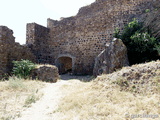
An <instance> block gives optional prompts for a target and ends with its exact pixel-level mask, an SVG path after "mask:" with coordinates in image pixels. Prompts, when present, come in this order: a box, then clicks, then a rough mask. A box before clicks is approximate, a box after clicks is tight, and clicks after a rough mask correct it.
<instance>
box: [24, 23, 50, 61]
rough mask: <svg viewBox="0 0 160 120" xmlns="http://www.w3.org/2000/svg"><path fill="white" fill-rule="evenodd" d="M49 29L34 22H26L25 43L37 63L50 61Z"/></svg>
mask: <svg viewBox="0 0 160 120" xmlns="http://www.w3.org/2000/svg"><path fill="white" fill-rule="evenodd" d="M49 40H50V39H49V29H48V28H46V27H44V26H41V25H39V24H36V23H30V24H27V33H26V44H27V46H28V47H29V48H31V50H32V52H33V54H34V55H35V56H36V62H37V63H50V61H51V60H52V58H50V55H49V54H51V50H50V49H49V48H48V41H49Z"/></svg>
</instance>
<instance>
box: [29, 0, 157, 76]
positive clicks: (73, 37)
mask: <svg viewBox="0 0 160 120" xmlns="http://www.w3.org/2000/svg"><path fill="white" fill-rule="evenodd" d="M156 3H158V4H159V2H158V0H96V2H94V3H92V4H91V5H89V6H85V7H82V8H81V9H80V10H79V12H78V14H77V15H76V16H72V17H69V18H63V19H62V20H60V21H56V20H52V19H48V20H47V28H44V29H46V30H47V29H49V33H43V35H42V36H41V38H39V39H37V37H36V36H37V34H34V33H35V31H39V28H36V29H34V32H28V34H32V35H31V36H33V37H31V38H28V41H30V39H32V38H33V39H34V40H35V41H40V43H43V42H47V43H46V44H41V45H40V43H39V44H38V43H36V42H33V43H32V45H33V46H35V51H37V52H38V50H39V48H41V49H40V50H42V48H43V47H44V48H46V49H45V51H47V52H44V55H43V56H47V57H49V58H51V59H48V58H46V59H45V58H44V59H45V60H46V61H47V62H48V63H52V64H54V63H55V61H56V60H57V59H58V56H60V55H64V56H67V55H68V54H69V55H70V56H73V57H74V58H75V62H74V71H73V72H74V73H75V74H76V73H77V74H79V73H81V74H92V73H93V67H94V63H95V58H96V57H97V55H98V54H99V53H100V52H101V51H102V50H103V49H104V48H105V44H106V43H109V42H110V41H111V40H112V39H113V33H114V29H115V28H116V27H118V28H120V30H121V31H122V30H123V28H124V25H125V24H127V23H128V22H129V21H130V20H132V19H133V18H137V19H138V20H140V21H143V20H144V18H145V16H146V12H145V11H146V9H149V10H151V11H153V10H154V9H155V8H156V7H157V6H156ZM30 30H31V28H30V27H28V28H27V31H30ZM39 33H41V32H39ZM28 36H30V35H28ZM46 39H47V40H46ZM31 41H32V40H31ZM42 53H43V50H42ZM38 56H39V55H38ZM37 58H38V57H37ZM38 60H39V58H38Z"/></svg>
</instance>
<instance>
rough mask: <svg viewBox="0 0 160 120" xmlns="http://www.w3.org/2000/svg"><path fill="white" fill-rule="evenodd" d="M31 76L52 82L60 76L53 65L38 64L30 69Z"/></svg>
mask: <svg viewBox="0 0 160 120" xmlns="http://www.w3.org/2000/svg"><path fill="white" fill-rule="evenodd" d="M31 77H32V79H38V80H42V81H46V82H54V83H55V82H57V80H58V79H59V78H60V77H59V73H58V68H57V67H56V66H54V65H38V66H37V67H36V68H35V69H33V70H32V71H31Z"/></svg>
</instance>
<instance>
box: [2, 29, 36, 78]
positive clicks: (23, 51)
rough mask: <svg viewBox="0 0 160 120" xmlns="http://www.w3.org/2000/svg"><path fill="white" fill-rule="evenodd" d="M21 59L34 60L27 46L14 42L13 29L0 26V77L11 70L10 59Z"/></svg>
mask: <svg viewBox="0 0 160 120" xmlns="http://www.w3.org/2000/svg"><path fill="white" fill-rule="evenodd" d="M21 59H28V60H31V61H33V62H34V61H35V57H34V55H33V54H32V53H31V51H30V49H29V48H28V47H26V46H22V45H20V44H19V43H15V37H14V36H13V31H12V30H11V29H9V28H8V27H6V26H0V79H1V78H2V77H3V76H4V75H5V74H7V73H10V72H11V69H12V67H13V64H12V61H14V60H21Z"/></svg>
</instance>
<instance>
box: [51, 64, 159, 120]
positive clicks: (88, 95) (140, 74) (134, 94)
mask: <svg viewBox="0 0 160 120" xmlns="http://www.w3.org/2000/svg"><path fill="white" fill-rule="evenodd" d="M159 67H160V62H159V61H157V62H151V63H148V64H141V65H135V66H132V67H128V68H123V69H122V70H120V71H118V72H115V73H113V74H111V75H102V76H99V77H97V78H96V79H95V80H93V81H92V82H90V83H82V82H80V83H79V84H74V85H72V86H63V87H62V89H66V93H64V94H66V96H65V97H64V98H62V100H61V104H60V105H59V108H58V109H57V110H56V111H53V114H57V115H59V116H60V117H59V118H58V120H130V119H133V118H134V120H140V119H141V120H151V119H152V118H154V120H159V119H160V74H159V73H160V69H157V68H159ZM148 71H149V72H148ZM153 72H154V73H153ZM152 73H153V74H152ZM123 74H125V76H123ZM138 115H139V116H138ZM145 115H150V116H149V117H148V118H147V117H146V116H145ZM140 117H142V118H140Z"/></svg>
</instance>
